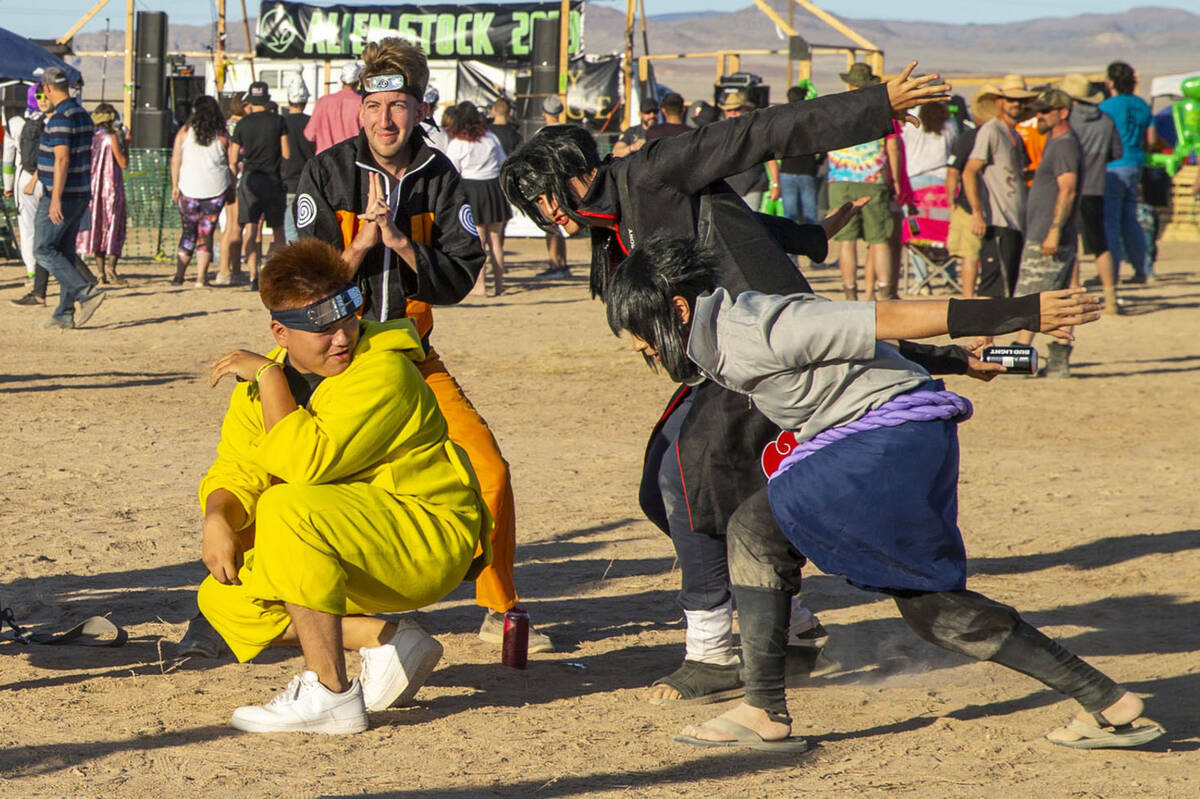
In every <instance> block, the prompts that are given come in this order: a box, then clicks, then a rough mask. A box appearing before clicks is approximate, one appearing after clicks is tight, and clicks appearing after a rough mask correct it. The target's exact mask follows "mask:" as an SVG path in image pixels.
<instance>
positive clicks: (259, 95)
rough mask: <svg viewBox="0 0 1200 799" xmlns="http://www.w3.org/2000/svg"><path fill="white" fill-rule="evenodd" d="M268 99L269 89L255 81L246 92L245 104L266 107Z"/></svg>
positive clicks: (262, 83)
mask: <svg viewBox="0 0 1200 799" xmlns="http://www.w3.org/2000/svg"><path fill="white" fill-rule="evenodd" d="M270 99H271V89H270V87H269V86H267V84H266V83H264V82H262V81H261V80H256V81H254V83H251V84H250V89H249V90H248V91H247V92H246V102H248V103H250V104H251V105H266V104H267V101H268V100H270Z"/></svg>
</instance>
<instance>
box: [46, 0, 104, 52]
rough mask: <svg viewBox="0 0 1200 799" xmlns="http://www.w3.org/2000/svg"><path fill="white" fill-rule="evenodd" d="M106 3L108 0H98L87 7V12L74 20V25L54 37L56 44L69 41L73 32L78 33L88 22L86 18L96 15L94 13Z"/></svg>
mask: <svg viewBox="0 0 1200 799" xmlns="http://www.w3.org/2000/svg"><path fill="white" fill-rule="evenodd" d="M106 5H108V0H98V2H97V3H96V5H94V6H92V7H91V8H90V9H88V12H87V13H86V14H84V15H83V16H82V17H80V18H79V21H78V22H76V23H75V24H74V25H72V26H71V27H70V28H69V29H68V30H67V32H66V33H64V34H63V35H62V36H59V37H58V38H57V39H55V40H54V41H55V43H56V44H66V43H67V42H69V41H71V37H72V36H74V35H75V34H77V33H79V29H80V28H82V27H83V26H84V25H86V24H88V20H90V19H91V18H92V17H94V16H96V14H98V13H99V12H100V9H102V8H104V7H105V6H106Z"/></svg>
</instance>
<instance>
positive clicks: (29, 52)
mask: <svg viewBox="0 0 1200 799" xmlns="http://www.w3.org/2000/svg"><path fill="white" fill-rule="evenodd" d="M46 67H58V68H59V69H61V70H63V71H64V72H66V73H67V77H68V78H70V80H71V83H72V84H78V83H82V82H83V76H82V75H81V74H79V70H78V69H76V68H75V67H73V66H71V65H70V64H68V63H67V62H66V61H63V60H62V59H61V58H59V57H58V56H56V55H52V54H51V53H50V51H48V50H47V49H46V48H44V47H42V46H41V45H39V44H34V43H33V42H31V41H30V40H29V39H26V38H25V37H24V36H19V35H17V34H15V33H13V32H12V31H10V30H6V29H4V28H0V86H6V85H8V84H11V83H18V82H20V83H36V82H37V80H38V79H37V76H36V75H34V74H33V73H34V71H35V70H38V69H45V68H46ZM39 74H40V73H39Z"/></svg>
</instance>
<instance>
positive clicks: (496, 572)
mask: <svg viewBox="0 0 1200 799" xmlns="http://www.w3.org/2000/svg"><path fill="white" fill-rule="evenodd" d="M417 368H418V369H419V370H420V371H421V376H422V377H424V378H425V383H426V384H427V385H428V386H429V388H430V389H432V390H433V396H434V397H436V398H437V404H438V408H440V409H441V411H442V415H443V416H445V417H446V427H447V429H448V431H449V434H450V440H451V441H453V442H454V443H455V444H458V445H459V446H460V447H462V448H463V449H464V450H465V451H466V453H467V456H468V457H470V459H471V466H473V467H474V469H475V476H476V477H478V478H479V485H480V488H481V489H482V494H483V501H484V502H485V503H487V506H488V510H489V511H491V513H492V520H493V522H494V526H493V527H492V565H490V566H488V567H487V568H485V569H484V570H483V571H482V572H481V573H480V575H479V576H478V577H477V578H476V579H475V604H476V605H479V606H481V607H485V608H491V609H492V610H498V611H501V612H503V611H506V610H508V609H509V608H511V607H512V606H513V605H515V604H517V589H516V587H515V586H514V585H513V554H514V553H515V551H516V548H517V516H516V511H515V509H514V507H513V504H514V503H513V490H512V477H511V475H510V474H509V471H508V461H506V460H504V456H503V455H501V454H500V445H499V444H497V443H496V437H495V436H493V435H492V431H491V430H490V429H489V428H488V426H487V422H485V421H484V420H483V417H482V416H480V415H479V411H477V410H475V407H474V406H473V405H471V401H470V400H469V399H467V396H466V395H465V394H463V390H462V388H460V387H459V385H458V382H457V381H456V380H455V379H454V378H453V377H452V376H451V375H450V373H449V372H448V371H446V366H445V364H443V363H442V359H441V357H439V356H438V354H437V352H436V351H435V350H433V349H432V348H431V349H430V350H429V357H427V358H426V359H425V360H424V361H422V362H421V363H419V364H417Z"/></svg>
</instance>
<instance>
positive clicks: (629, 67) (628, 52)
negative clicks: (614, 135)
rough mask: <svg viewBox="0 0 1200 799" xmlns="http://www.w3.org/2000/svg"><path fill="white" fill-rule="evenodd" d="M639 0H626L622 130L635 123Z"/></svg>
mask: <svg viewBox="0 0 1200 799" xmlns="http://www.w3.org/2000/svg"><path fill="white" fill-rule="evenodd" d="M636 2H637V0H625V60H624V62H623V63H622V64H621V66H622V67H623V68H624V72H625V117H624V120H623V122H622V124H621V130H625V129H626V128H628V127H629V126H630V125H632V124H633V112H632V110H631V109H632V107H633V18H634V13H635V11H634V8H635V6H634V4H635V3H636Z"/></svg>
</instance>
